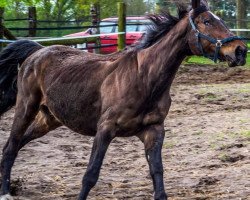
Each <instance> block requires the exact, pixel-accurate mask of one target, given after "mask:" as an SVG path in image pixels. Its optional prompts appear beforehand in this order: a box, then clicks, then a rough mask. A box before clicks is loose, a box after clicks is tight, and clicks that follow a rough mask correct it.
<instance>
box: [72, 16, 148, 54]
mask: <svg viewBox="0 0 250 200" xmlns="http://www.w3.org/2000/svg"><path fill="white" fill-rule="evenodd" d="M117 21H118V18H117V17H111V18H106V19H103V20H102V21H101V22H100V26H106V25H110V26H107V27H100V33H101V34H108V33H117V32H118V26H117ZM126 24H127V25H126V45H131V44H133V43H134V42H136V41H137V40H139V39H140V38H141V37H142V35H143V33H144V32H145V30H146V28H147V26H148V25H149V24H150V21H149V20H148V19H147V18H146V17H143V16H141V17H127V18H126ZM92 33H93V29H91V28H90V29H88V30H86V31H84V32H78V33H73V34H70V35H67V37H79V36H87V35H91V34H92ZM117 38H118V34H114V35H107V36H101V37H100V39H101V46H106V47H101V49H100V51H101V53H103V54H108V53H113V52H116V51H117ZM93 46H94V44H93V43H87V44H86V47H87V48H88V51H89V52H92V51H93V48H92V47H93Z"/></svg>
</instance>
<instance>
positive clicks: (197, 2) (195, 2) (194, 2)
mask: <svg viewBox="0 0 250 200" xmlns="http://www.w3.org/2000/svg"><path fill="white" fill-rule="evenodd" d="M200 4H201V1H200V0H192V8H193V9H196V8H198V7H199V6H200Z"/></svg>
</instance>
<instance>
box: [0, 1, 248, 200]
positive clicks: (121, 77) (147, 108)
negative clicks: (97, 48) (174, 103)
mask: <svg viewBox="0 0 250 200" xmlns="http://www.w3.org/2000/svg"><path fill="white" fill-rule="evenodd" d="M150 19H151V20H152V22H153V23H154V25H153V26H152V27H151V28H150V29H149V31H148V33H147V34H146V36H145V37H144V39H143V40H142V41H141V43H140V44H139V45H138V46H136V47H135V48H133V49H131V50H126V51H123V52H120V53H117V54H114V55H111V56H99V55H93V54H89V53H85V52H81V51H79V50H76V49H72V48H70V47H65V46H58V45H56V46H51V47H42V46H40V45H39V44H37V43H34V42H31V41H27V40H21V41H17V42H16V43H13V44H11V45H9V46H8V47H7V48H6V49H5V50H4V51H3V52H2V53H1V54H0V90H1V102H0V111H1V114H2V113H4V112H6V111H7V110H8V109H9V108H10V107H11V106H13V105H14V104H15V103H16V111H15V116H14V122H13V126H12V129H11V133H10V137H9V139H8V141H7V143H6V145H5V147H4V148H3V157H2V161H1V175H2V185H1V195H2V197H1V199H3V200H6V199H11V197H10V195H9V192H10V174H11V168H12V166H13V164H14V161H15V158H16V156H17V154H18V151H19V150H20V149H21V148H22V147H23V146H24V145H26V144H27V143H28V142H30V141H31V140H34V139H36V138H39V137H42V136H43V135H45V134H47V133H48V132H49V131H51V130H53V129H55V128H57V127H59V126H62V125H65V126H67V127H69V128H70V129H72V130H73V131H76V132H78V133H80V134H83V135H89V136H93V137H95V138H94V144H93V148H92V152H91V156H90V160H89V164H88V167H87V170H86V172H85V175H84V177H83V180H82V189H81V192H80V195H79V199H81V200H83V199H86V198H87V196H88V194H89V192H90V190H91V188H92V187H94V186H95V184H96V182H97V180H98V176H99V173H100V169H101V165H102V162H103V159H104V156H105V153H106V151H107V149H108V146H109V144H110V143H111V141H112V140H113V139H114V138H115V137H129V136H137V137H139V138H140V140H141V141H142V142H143V143H144V145H145V153H146V159H147V161H148V164H149V168H150V174H151V177H152V179H153V186H154V192H155V194H154V198H155V199H158V200H163V199H167V195H166V193H165V189H164V180H163V165H162V158H161V149H162V144H163V140H164V134H165V132H164V125H163V123H164V119H165V117H166V116H167V114H168V111H169V108H170V104H171V97H170V94H169V91H170V87H171V84H172V82H173V79H174V77H175V74H176V72H177V70H178V67H179V66H180V64H181V62H182V61H183V59H184V58H185V57H186V56H189V55H199V56H203V55H204V56H207V57H211V58H212V59H214V60H217V59H219V60H221V61H227V62H228V64H229V65H230V66H239V65H244V64H245V62H246V52H247V48H246V45H245V44H244V43H243V42H242V41H241V40H240V38H239V37H236V36H234V35H233V34H232V33H231V32H230V31H229V30H228V28H227V27H226V26H225V24H224V23H223V21H222V20H221V19H220V18H219V17H217V16H215V15H214V14H213V13H211V12H210V10H209V8H208V5H207V2H206V1H202V2H200V1H199V0H193V1H192V9H191V10H188V9H184V7H182V6H179V17H173V16H171V15H170V14H167V13H165V14H161V15H159V16H157V15H152V16H151V17H150ZM18 66H19V71H17V69H18ZM16 79H17V90H15V87H16V86H15V80H16ZM16 95H17V97H16Z"/></svg>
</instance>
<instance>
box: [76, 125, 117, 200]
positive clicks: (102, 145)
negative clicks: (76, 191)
mask: <svg viewBox="0 0 250 200" xmlns="http://www.w3.org/2000/svg"><path fill="white" fill-rule="evenodd" d="M113 138H114V137H113V136H112V133H111V131H110V130H108V131H107V130H105V131H101V130H100V131H98V132H97V134H96V136H95V139H94V143H93V147H92V152H91V156H90V160H89V164H88V167H87V170H86V172H85V175H84V177H83V180H82V190H81V193H80V195H79V200H85V199H87V196H88V194H89V192H90V190H91V188H93V187H94V186H95V184H96V182H97V180H98V177H99V174H100V169H101V166H102V162H103V159H104V156H105V153H106V151H107V149H108V146H109V144H110V143H111V141H112V139H113Z"/></svg>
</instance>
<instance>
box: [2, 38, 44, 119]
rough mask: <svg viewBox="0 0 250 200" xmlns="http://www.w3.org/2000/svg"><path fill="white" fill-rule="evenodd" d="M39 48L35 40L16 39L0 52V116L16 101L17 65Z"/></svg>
mask: <svg viewBox="0 0 250 200" xmlns="http://www.w3.org/2000/svg"><path fill="white" fill-rule="evenodd" d="M41 48H43V46H41V45H40V44H38V43H36V42H33V41H30V40H18V41H16V42H14V43H12V44H10V45H8V46H7V47H6V48H5V49H4V50H3V51H2V52H0V116H1V115H2V114H3V113H5V112H7V111H8V110H9V109H10V108H11V107H12V106H14V105H15V103H16V96H17V85H16V82H17V74H18V68H19V66H21V65H22V63H23V62H24V61H25V59H26V58H28V57H29V56H30V55H31V54H33V53H34V52H36V51H38V50H39V49H41Z"/></svg>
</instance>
